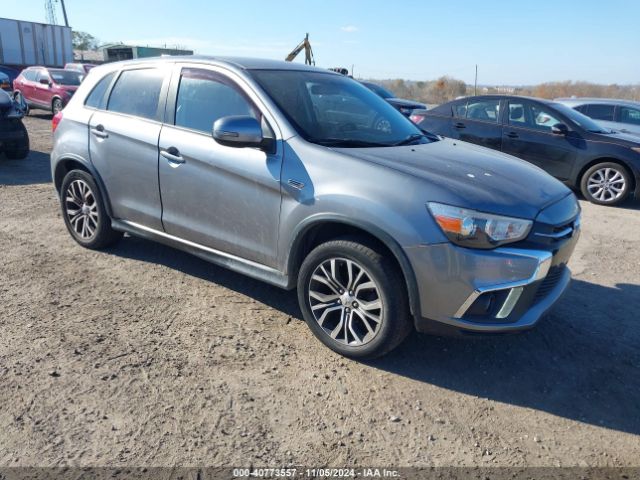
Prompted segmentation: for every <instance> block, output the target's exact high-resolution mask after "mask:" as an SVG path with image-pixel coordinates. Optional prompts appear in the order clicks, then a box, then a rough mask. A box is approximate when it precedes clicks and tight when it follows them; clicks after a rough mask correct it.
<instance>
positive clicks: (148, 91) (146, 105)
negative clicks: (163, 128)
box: [107, 68, 165, 120]
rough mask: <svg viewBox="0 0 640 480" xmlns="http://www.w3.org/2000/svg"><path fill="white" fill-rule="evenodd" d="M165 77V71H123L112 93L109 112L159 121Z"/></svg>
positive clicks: (148, 69)
mask: <svg viewBox="0 0 640 480" xmlns="http://www.w3.org/2000/svg"><path fill="white" fill-rule="evenodd" d="M164 77H165V73H164V71H162V70H159V69H156V68H146V69H139V70H125V71H123V72H122V74H120V77H119V78H118V80H117V81H116V84H115V86H114V87H113V90H112V91H111V95H110V96H109V103H108V105H107V110H109V111H111V112H118V113H124V114H127V115H133V116H136V117H141V118H147V119H149V120H158V102H159V100H160V91H161V90H162V84H163V82H164Z"/></svg>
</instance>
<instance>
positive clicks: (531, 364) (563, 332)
mask: <svg viewBox="0 0 640 480" xmlns="http://www.w3.org/2000/svg"><path fill="white" fill-rule="evenodd" d="M638 312H640V286H639V285H629V284H619V285H616V286H615V287H605V286H601V285H596V284H593V283H589V282H585V281H582V280H574V281H573V282H572V284H571V287H570V289H569V291H568V292H567V294H566V295H565V297H564V298H563V299H562V301H561V302H560V303H559V304H558V305H556V307H555V308H554V309H553V311H552V313H550V314H549V315H548V316H547V317H546V318H544V319H543V320H542V321H541V323H540V324H539V325H538V326H537V327H536V328H535V329H533V330H531V331H529V332H526V333H523V334H519V335H502V336H493V337H490V336H485V337H482V338H478V337H462V338H443V337H428V336H420V335H414V336H412V337H410V338H409V339H408V340H407V341H406V342H405V344H404V345H403V346H402V347H401V348H399V349H398V350H396V351H394V352H392V353H391V354H390V355H388V356H386V357H383V358H381V359H379V360H376V361H372V362H369V365H371V366H372V367H374V368H377V369H380V370H385V371H388V372H392V373H395V374H397V375H402V376H405V377H408V378H411V379H414V380H416V381H419V382H424V383H429V384H431V385H437V386H439V387H442V388H446V389H449V390H453V391H456V392H460V393H464V394H467V395H471V396H474V397H482V398H487V399H490V400H495V401H498V402H503V403H507V404H510V405H518V406H522V407H527V408H533V409H536V410H541V411H545V412H548V413H550V414H553V415H557V416H559V417H563V418H567V419H571V420H576V421H580V422H584V423H589V424H593V425H598V426H603V427H606V428H611V429H615V430H619V431H623V432H628V433H633V434H636V435H637V434H640V375H639V374H638V371H639V370H638V369H639V368H640V348H639V347H638V345H640V324H638V321H637V319H638V318H640V317H639V314H638Z"/></svg>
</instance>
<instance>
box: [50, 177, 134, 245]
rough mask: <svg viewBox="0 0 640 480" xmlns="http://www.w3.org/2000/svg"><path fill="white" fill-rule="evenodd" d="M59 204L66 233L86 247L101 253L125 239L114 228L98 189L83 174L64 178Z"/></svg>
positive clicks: (91, 179) (92, 181)
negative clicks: (67, 231)
mask: <svg viewBox="0 0 640 480" xmlns="http://www.w3.org/2000/svg"><path fill="white" fill-rule="evenodd" d="M60 204H61V207H62V217H63V218H64V223H65V225H66V226H67V230H69V233H70V234H71V236H72V237H73V239H74V240H75V241H76V242H78V243H79V244H80V245H82V246H83V247H85V248H90V249H92V250H98V249H101V248H105V247H108V246H109V245H112V244H113V243H115V242H117V241H118V240H119V239H120V238H121V237H122V233H120V232H117V231H115V230H113V229H112V228H111V218H109V216H108V215H107V211H106V210H105V206H104V204H103V201H102V196H101V195H100V190H99V189H98V185H97V184H96V182H95V180H94V179H93V177H92V176H91V175H90V174H89V173H87V172H85V171H84V170H71V171H70V172H69V173H67V175H66V176H65V177H64V180H63V181H62V187H61V188H60Z"/></svg>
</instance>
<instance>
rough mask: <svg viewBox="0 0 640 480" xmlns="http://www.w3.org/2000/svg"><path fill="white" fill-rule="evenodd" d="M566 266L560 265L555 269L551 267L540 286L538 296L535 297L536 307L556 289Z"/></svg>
mask: <svg viewBox="0 0 640 480" xmlns="http://www.w3.org/2000/svg"><path fill="white" fill-rule="evenodd" d="M564 269H565V266H564V265H559V266H555V267H551V268H550V269H549V273H547V276H546V277H544V279H543V280H542V282H540V285H539V286H538V290H537V291H536V295H535V296H534V297H533V303H534V305H535V304H536V303H538V302H541V301H542V300H544V299H545V298H546V297H547V295H549V293H550V292H551V291H552V290H553V289H554V288H556V285H558V282H559V281H560V279H561V278H562V274H563V273H564Z"/></svg>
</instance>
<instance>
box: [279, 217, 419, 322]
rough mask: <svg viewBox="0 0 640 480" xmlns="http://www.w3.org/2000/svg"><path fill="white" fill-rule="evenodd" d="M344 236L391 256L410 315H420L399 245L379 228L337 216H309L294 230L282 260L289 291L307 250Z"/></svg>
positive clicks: (408, 266)
mask: <svg viewBox="0 0 640 480" xmlns="http://www.w3.org/2000/svg"><path fill="white" fill-rule="evenodd" d="M345 235H357V236H360V237H363V238H366V239H368V240H369V241H371V242H373V243H374V244H375V245H377V246H380V247H382V249H383V250H386V251H387V252H388V253H389V254H390V255H391V258H392V259H393V260H394V261H395V263H396V264H397V265H398V267H399V268H400V271H401V273H402V276H403V278H404V282H405V287H406V290H407V294H408V297H409V308H410V310H411V314H412V315H414V316H415V315H418V314H419V313H420V298H419V295H418V285H417V282H416V278H415V273H414V272H413V268H412V267H411V264H410V263H409V260H408V258H407V256H406V255H405V253H404V251H403V250H402V248H401V247H400V245H399V244H398V243H397V242H396V241H395V240H394V239H393V237H392V236H391V235H390V234H388V233H387V232H385V231H384V230H383V229H381V228H380V227H378V226H376V225H373V224H371V223H368V222H365V221H360V220H357V219H353V218H349V217H343V216H340V215H318V216H313V217H311V218H309V219H307V220H306V221H304V222H302V224H300V225H299V226H298V228H297V229H296V230H295V233H294V238H293V241H292V242H291V246H290V248H289V256H288V258H287V261H286V268H287V273H288V277H289V285H290V287H291V288H293V287H294V286H295V285H296V283H297V279H298V272H299V270H300V266H301V265H302V262H303V261H304V258H305V257H306V255H307V254H308V253H309V252H310V251H311V250H313V249H314V248H315V247H317V246H318V245H320V244H321V243H324V242H327V241H329V240H332V239H334V238H338V237H342V236H345Z"/></svg>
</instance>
